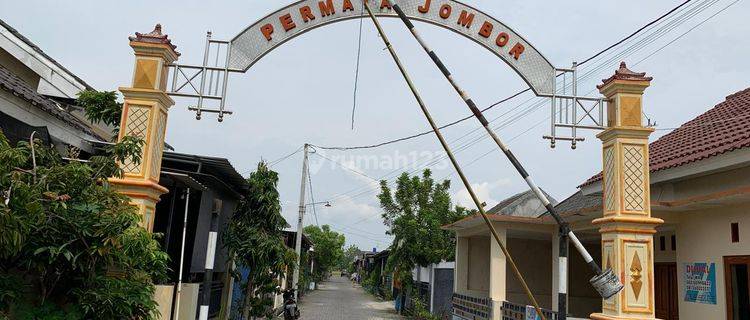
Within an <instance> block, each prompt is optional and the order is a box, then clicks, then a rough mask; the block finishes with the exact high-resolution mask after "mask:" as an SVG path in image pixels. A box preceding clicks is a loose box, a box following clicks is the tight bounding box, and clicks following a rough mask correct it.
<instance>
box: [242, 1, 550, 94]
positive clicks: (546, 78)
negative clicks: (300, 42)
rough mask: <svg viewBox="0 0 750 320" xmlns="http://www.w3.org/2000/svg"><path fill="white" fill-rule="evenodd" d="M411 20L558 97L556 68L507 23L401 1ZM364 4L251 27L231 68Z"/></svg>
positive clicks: (461, 7) (382, 7) (327, 4)
mask: <svg viewBox="0 0 750 320" xmlns="http://www.w3.org/2000/svg"><path fill="white" fill-rule="evenodd" d="M367 1H369V2H368V4H369V5H370V7H371V8H372V9H373V11H374V13H375V14H376V15H378V16H383V17H396V13H395V12H394V11H393V8H392V7H391V5H390V3H389V1H387V0H367ZM398 4H399V6H400V7H401V9H402V10H403V11H404V13H406V15H407V16H408V17H409V18H410V19H414V20H419V21H423V22H427V23H430V24H433V25H436V26H439V27H443V28H446V29H448V30H451V31H454V32H456V33H458V34H460V35H462V36H464V37H466V38H469V39H471V40H473V41H474V42H476V43H478V44H480V45H481V46H483V47H484V48H485V49H487V50H489V51H491V52H492V53H494V54H495V55H496V56H498V57H499V58H500V59H502V60H503V61H505V62H506V63H507V64H508V65H509V66H510V67H511V68H513V69H514V70H515V71H516V72H517V73H518V74H519V75H520V76H521V78H523V80H524V81H526V83H527V84H528V85H529V86H530V87H531V89H532V90H533V91H534V93H536V94H537V95H552V94H553V93H554V92H553V91H554V78H555V67H554V66H553V65H552V64H551V63H550V62H549V61H548V60H547V59H546V58H545V57H544V56H543V55H542V54H541V53H539V51H537V50H536V49H535V48H534V46H532V45H531V43H529V42H528V41H526V39H524V38H523V37H521V36H520V35H519V34H518V33H516V32H515V31H513V29H511V28H509V27H508V26H506V25H505V24H503V23H502V22H500V21H498V20H497V19H495V18H493V17H491V16H489V15H487V14H486V13H484V12H482V11H479V10H477V9H475V8H473V7H471V6H469V5H466V4H464V3H461V2H458V1H454V0H402V1H398ZM363 13H364V14H365V15H366V12H364V11H363V3H362V0H301V1H297V2H295V3H293V4H291V5H288V6H286V7H284V8H282V9H280V10H277V11H276V12H273V13H271V14H269V15H267V16H265V17H264V18H262V19H260V20H259V21H257V22H255V23H254V24H252V25H250V26H249V27H247V28H246V29H244V30H243V31H242V32H240V33H239V34H238V35H237V36H235V37H234V38H233V39H232V40H231V41H230V53H229V57H228V66H227V67H228V68H229V69H230V70H238V71H239V70H241V71H243V72H244V71H247V69H248V68H250V67H251V66H252V65H253V64H255V63H256V62H257V61H258V60H260V59H261V58H262V57H263V56H264V55H266V54H267V53H269V52H270V51H271V50H273V49H274V48H276V47H278V46H280V45H281V44H283V43H285V42H287V41H289V40H291V39H292V38H294V37H296V36H299V35H301V34H303V33H305V32H307V31H310V30H312V29H315V28H318V27H322V26H324V25H327V24H331V23H334V22H339V21H345V20H349V19H355V18H360V17H363Z"/></svg>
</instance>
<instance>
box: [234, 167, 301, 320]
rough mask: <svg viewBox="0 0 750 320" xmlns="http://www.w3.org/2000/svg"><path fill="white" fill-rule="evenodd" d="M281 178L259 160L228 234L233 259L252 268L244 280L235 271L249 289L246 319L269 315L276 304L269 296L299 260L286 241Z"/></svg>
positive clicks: (244, 308) (243, 311)
mask: <svg viewBox="0 0 750 320" xmlns="http://www.w3.org/2000/svg"><path fill="white" fill-rule="evenodd" d="M278 181H279V176H278V173H276V172H274V171H273V170H271V169H270V168H268V165H267V164H266V163H265V162H260V163H258V168H257V169H256V171H255V172H253V173H251V174H250V177H248V178H247V182H248V184H249V185H250V187H249V189H248V191H247V193H246V194H245V197H244V199H243V200H242V202H241V203H240V205H239V207H238V209H237V211H236V212H235V214H234V216H233V217H232V219H231V221H230V223H229V226H228V228H227V231H226V233H225V235H224V244H225V246H226V247H227V249H228V250H229V253H230V257H231V259H233V262H234V263H235V264H236V265H237V266H238V267H241V268H245V269H247V270H249V273H248V275H247V278H246V279H244V280H243V279H242V278H241V277H240V275H239V274H235V277H236V278H237V279H238V280H239V281H243V283H242V286H243V287H244V289H245V297H244V300H243V304H242V318H243V319H249V317H250V316H256V317H258V316H268V315H269V312H270V311H271V310H270V309H271V308H270V306H271V305H272V303H273V299H272V298H271V297H269V295H271V294H274V293H278V283H277V279H278V278H279V277H280V276H281V275H282V274H283V273H284V271H285V270H286V268H287V267H289V266H291V265H293V264H294V261H295V255H294V252H293V251H291V250H290V249H289V248H287V247H286V246H285V244H284V239H283V234H282V230H283V229H284V227H286V225H287V223H286V220H284V218H283V217H282V216H281V204H280V203H279V191H278V190H277V184H278Z"/></svg>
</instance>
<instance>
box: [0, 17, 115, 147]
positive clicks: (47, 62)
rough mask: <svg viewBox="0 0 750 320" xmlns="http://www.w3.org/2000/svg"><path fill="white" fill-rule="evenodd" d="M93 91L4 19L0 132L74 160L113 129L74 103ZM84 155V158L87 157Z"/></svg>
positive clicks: (0, 41) (1, 26)
mask: <svg viewBox="0 0 750 320" xmlns="http://www.w3.org/2000/svg"><path fill="white" fill-rule="evenodd" d="M88 89H92V88H91V86H90V85H88V84H87V83H86V82H84V81H83V80H82V79H81V78H79V77H78V76H76V75H75V74H73V73H72V72H70V71H69V70H68V69H66V68H65V67H63V66H62V64H60V63H59V62H58V61H56V60H55V59H53V58H52V57H50V56H49V55H48V54H46V53H45V52H44V51H42V49H41V48H40V47H39V46H37V45H36V44H34V43H33V42H31V40H29V39H28V38H26V37H25V36H23V35H22V34H21V33H20V32H19V31H18V30H16V29H14V28H13V27H11V26H10V25H8V24H7V23H5V22H4V21H2V20H0V128H2V129H3V133H4V134H5V135H6V137H7V138H8V139H9V140H10V142H11V143H13V144H15V143H16V142H17V141H19V140H28V139H29V138H30V136H31V134H32V132H36V133H35V134H34V137H35V138H36V139H41V140H42V141H44V142H45V143H48V144H51V145H54V146H55V147H56V148H57V149H58V151H60V152H61V153H62V154H63V155H68V156H70V157H72V158H77V157H78V156H81V154H80V153H81V152H83V153H84V154H91V153H93V151H94V145H93V144H92V143H91V142H93V141H108V140H110V139H111V137H112V128H107V127H106V126H104V125H103V124H93V123H91V122H90V121H88V120H87V119H86V117H85V116H84V114H83V110H81V108H79V107H78V106H76V105H75V99H76V95H77V94H78V93H79V92H81V91H83V90H88ZM84 157H85V155H84Z"/></svg>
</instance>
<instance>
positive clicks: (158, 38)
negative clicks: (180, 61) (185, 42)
mask: <svg viewBox="0 0 750 320" xmlns="http://www.w3.org/2000/svg"><path fill="white" fill-rule="evenodd" d="M128 39H129V40H130V41H137V42H147V43H157V44H166V45H168V46H169V47H170V48H172V51H174V53H175V54H176V55H177V56H179V55H180V53H179V52H177V50H176V49H177V46H176V45H174V44H172V40H171V39H169V36H168V35H166V34H162V33H161V23H157V24H156V26H155V27H154V30H152V31H151V32H149V33H145V34H144V33H140V32H136V33H135V37H132V36H131V37H128Z"/></svg>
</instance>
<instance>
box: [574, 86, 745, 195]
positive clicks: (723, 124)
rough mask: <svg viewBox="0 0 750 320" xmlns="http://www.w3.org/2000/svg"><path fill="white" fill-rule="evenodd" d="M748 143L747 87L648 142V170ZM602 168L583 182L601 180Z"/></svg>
mask: <svg viewBox="0 0 750 320" xmlns="http://www.w3.org/2000/svg"><path fill="white" fill-rule="evenodd" d="M747 147H750V88H747V89H744V90H741V91H738V92H736V93H734V94H731V95H729V96H727V97H726V100H724V101H723V102H721V103H719V104H717V105H716V106H714V107H713V108H711V109H710V110H708V111H706V112H705V113H703V114H701V115H700V116H698V117H696V118H695V119H693V120H690V121H688V122H686V123H684V124H683V125H682V126H680V127H679V128H677V129H674V130H673V131H672V132H670V133H668V134H666V135H664V136H662V137H661V138H659V139H658V140H656V141H654V142H652V143H651V144H649V165H650V169H651V172H652V173H653V172H656V171H660V170H666V169H670V168H675V167H679V166H682V165H685V164H688V163H692V162H696V161H700V160H704V159H708V158H711V157H714V156H718V155H721V154H724V153H727V152H731V151H734V150H737V149H742V148H747ZM601 178H602V175H601V172H600V173H599V174H597V175H595V176H593V177H591V178H589V179H588V180H586V182H584V183H583V184H582V185H581V186H586V185H589V184H591V183H594V182H596V181H599V180H601Z"/></svg>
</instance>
